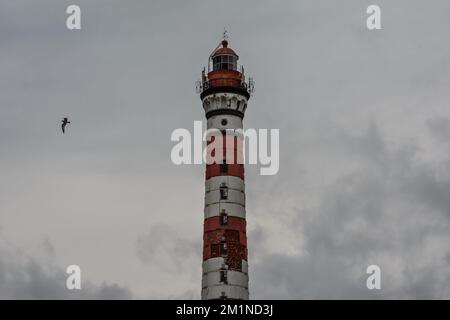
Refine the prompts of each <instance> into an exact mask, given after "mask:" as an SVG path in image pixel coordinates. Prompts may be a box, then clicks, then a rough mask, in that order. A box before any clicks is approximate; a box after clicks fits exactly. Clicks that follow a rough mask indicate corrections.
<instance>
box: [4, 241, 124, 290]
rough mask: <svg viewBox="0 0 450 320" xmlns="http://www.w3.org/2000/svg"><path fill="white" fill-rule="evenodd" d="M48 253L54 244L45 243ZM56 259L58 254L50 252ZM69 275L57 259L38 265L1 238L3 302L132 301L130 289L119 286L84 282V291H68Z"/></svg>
mask: <svg viewBox="0 0 450 320" xmlns="http://www.w3.org/2000/svg"><path fill="white" fill-rule="evenodd" d="M43 246H44V247H45V249H46V250H47V251H48V249H49V248H53V246H52V244H51V243H50V242H49V241H48V240H45V241H44V243H43ZM47 253H50V255H51V256H52V255H53V254H54V252H47ZM67 277H68V274H66V273H65V270H64V269H63V268H61V267H60V266H57V265H55V263H54V261H53V257H50V260H47V261H44V262H42V261H38V260H36V259H35V258H34V257H31V256H30V255H28V254H26V253H25V252H23V250H19V249H18V248H16V247H14V246H13V245H12V244H11V243H9V242H8V241H6V239H5V238H4V237H1V235H0V299H130V298H131V297H132V294H131V292H130V291H129V289H127V288H124V287H121V286H119V285H117V284H107V283H106V282H103V283H101V284H100V285H97V284H94V283H92V282H91V281H88V280H84V279H83V269H82V289H81V290H68V289H67V288H66V280H67Z"/></svg>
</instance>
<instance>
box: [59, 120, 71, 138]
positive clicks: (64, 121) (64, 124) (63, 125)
mask: <svg viewBox="0 0 450 320" xmlns="http://www.w3.org/2000/svg"><path fill="white" fill-rule="evenodd" d="M61 122H62V125H61V128H62V132H63V134H64V133H65V132H66V125H67V124H68V123H70V121H69V120H68V119H67V118H64V119H63V120H62V121H61Z"/></svg>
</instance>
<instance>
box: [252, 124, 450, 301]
mask: <svg viewBox="0 0 450 320" xmlns="http://www.w3.org/2000/svg"><path fill="white" fill-rule="evenodd" d="M357 140H358V141H359V142H360V143H361V144H363V145H364V148H357V149H356V151H355V152H353V153H351V154H350V155H353V154H355V153H357V154H359V153H361V152H362V150H366V151H365V153H366V155H367V156H368V157H366V158H365V160H364V162H368V161H373V162H374V163H375V164H376V166H377V167H379V166H380V165H381V166H382V167H383V168H382V170H371V171H366V170H364V171H361V170H357V169H355V170H353V171H351V172H349V173H348V174H346V175H343V176H341V177H340V178H338V179H336V180H335V181H333V182H332V183H330V185H329V186H328V187H327V188H326V189H324V190H323V193H322V194H321V196H320V199H321V201H320V203H319V204H318V205H317V207H315V208H314V209H311V210H305V209H304V210H295V209H294V208H292V210H293V216H292V217H293V221H294V223H292V224H291V225H290V227H289V228H288V230H289V231H288V232H289V233H293V234H297V235H298V237H299V238H302V237H304V239H305V242H306V245H305V246H304V248H303V249H302V253H301V254H298V255H294V256H291V255H287V256H285V255H283V254H281V253H279V254H272V255H267V256H266V255H263V256H264V259H262V260H258V261H257V263H256V264H255V265H253V266H252V268H251V269H252V272H254V274H253V277H254V279H255V281H254V282H253V291H254V292H255V294H254V297H255V298H270V297H272V296H273V294H272V293H276V295H275V296H277V297H280V298H288V299H290V298H325V299H332V298H353V299H358V298H366V299H370V298H388V299H392V298H402V299H405V298H428V299H430V298H432V299H448V298H449V297H450V290H449V287H448V284H449V283H450V264H449V261H448V254H449V253H450V246H449V245H448V244H449V240H450V236H449V234H450V219H449V216H448V215H442V213H443V212H445V213H448V212H450V203H449V202H448V200H447V198H446V197H445V196H444V195H446V194H448V190H449V185H448V183H449V180H448V179H447V180H444V181H438V178H437V177H436V176H435V172H433V167H429V166H428V165H425V164H420V163H419V164H417V163H416V162H415V156H416V154H414V153H411V152H404V150H402V146H400V147H397V148H393V147H392V146H391V147H388V146H387V143H386V141H385V139H384V138H383V137H382V135H381V134H380V132H379V130H378V129H377V127H376V126H375V125H373V124H372V125H371V126H370V127H369V129H368V130H367V132H366V133H365V134H364V135H362V136H360V137H359V138H358V139H357ZM341 142H342V143H343V144H349V147H352V146H354V144H355V138H354V137H352V138H351V139H342V140H341ZM406 149H407V150H410V148H409V147H406ZM389 150H391V151H389ZM375 151H376V154H377V157H369V156H370V155H373V154H374V152H375ZM380 158H383V159H385V160H383V161H382V162H380V161H379V159H380ZM369 159H372V160H369ZM447 172H450V166H448V165H447ZM265 196H268V195H265ZM257 241H258V239H256V238H254V239H252V238H251V239H250V244H251V243H252V242H257ZM430 252H432V253H431V255H432V257H430ZM370 264H378V265H379V266H380V267H381V270H382V279H383V280H382V290H381V291H369V290H367V289H366V287H365V281H366V278H367V275H366V274H365V270H366V267H367V266H368V265H370ZM263 288H265V290H264V291H263ZM262 292H264V293H262Z"/></svg>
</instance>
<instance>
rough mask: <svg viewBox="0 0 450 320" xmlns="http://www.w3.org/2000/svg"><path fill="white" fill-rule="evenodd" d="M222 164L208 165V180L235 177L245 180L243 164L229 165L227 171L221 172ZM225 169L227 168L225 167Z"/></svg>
mask: <svg viewBox="0 0 450 320" xmlns="http://www.w3.org/2000/svg"><path fill="white" fill-rule="evenodd" d="M220 166H221V165H220V164H209V165H206V180H208V179H209V178H212V177H217V176H234V177H239V178H241V179H244V165H243V164H228V165H227V166H226V169H227V170H226V171H221V170H220ZM224 168H225V167H224Z"/></svg>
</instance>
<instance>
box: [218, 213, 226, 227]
mask: <svg viewBox="0 0 450 320" xmlns="http://www.w3.org/2000/svg"><path fill="white" fill-rule="evenodd" d="M220 224H221V225H222V226H226V225H227V224H228V214H227V213H226V212H221V213H220Z"/></svg>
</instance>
